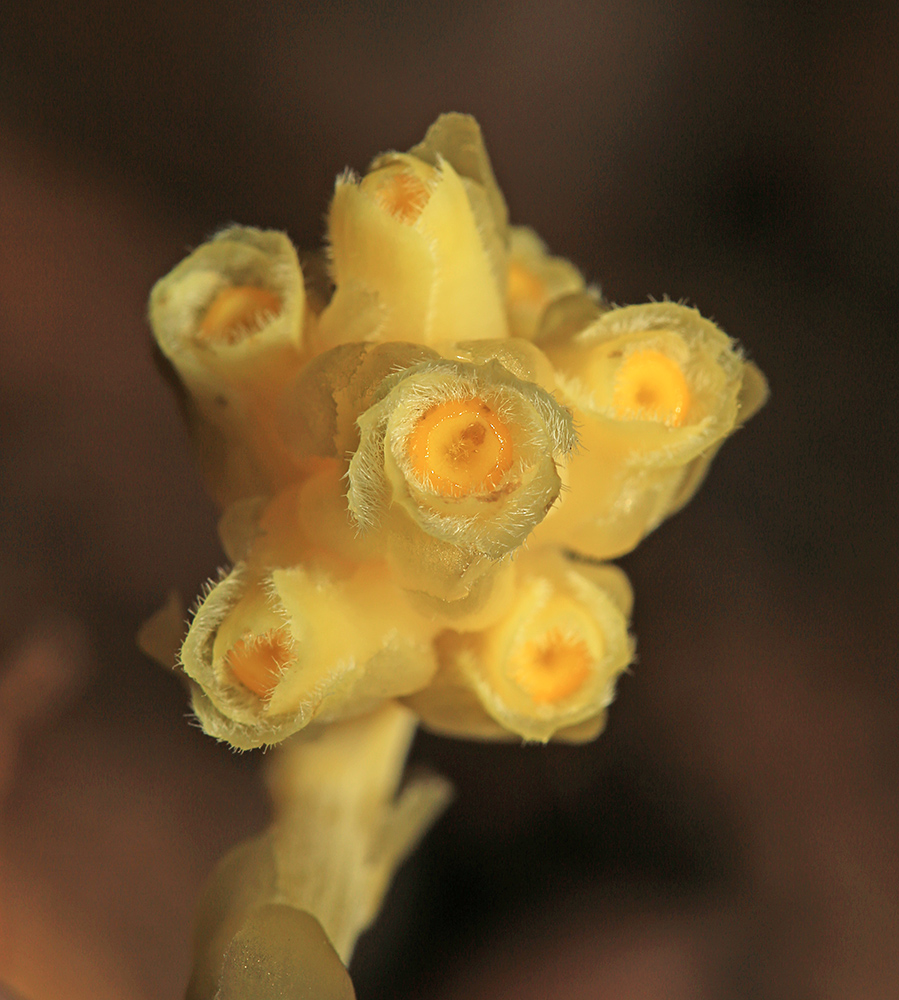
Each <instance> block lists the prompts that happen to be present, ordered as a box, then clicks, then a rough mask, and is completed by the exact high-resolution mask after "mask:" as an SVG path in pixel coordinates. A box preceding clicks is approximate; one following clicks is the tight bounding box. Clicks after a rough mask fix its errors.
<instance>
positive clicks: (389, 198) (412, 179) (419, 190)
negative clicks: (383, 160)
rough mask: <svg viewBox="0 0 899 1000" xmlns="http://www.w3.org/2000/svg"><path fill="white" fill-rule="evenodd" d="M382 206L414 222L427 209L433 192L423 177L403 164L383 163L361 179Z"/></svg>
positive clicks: (410, 222)
mask: <svg viewBox="0 0 899 1000" xmlns="http://www.w3.org/2000/svg"><path fill="white" fill-rule="evenodd" d="M362 187H363V189H367V190H369V191H370V192H371V195H372V197H373V198H374V199H375V201H376V202H377V203H378V205H380V207H381V208H383V209H384V211H385V212H387V214H388V215H392V216H393V217H394V218H395V219H397V220H399V221H400V222H403V223H405V224H406V225H408V226H411V225H412V223H413V222H415V220H416V219H417V218H418V217H419V216H420V215H421V213H422V212H423V211H424V208H425V205H427V203H428V199H429V198H430V197H431V192H430V191H429V190H428V188H427V185H426V184H425V183H424V181H422V180H421V178H419V177H416V176H415V174H413V173H412V172H411V171H410V170H408V169H406V168H404V167H396V166H394V167H384V168H383V169H381V170H376V171H375V172H374V173H373V174H369V175H368V176H367V177H366V178H365V179H364V180H363V181H362Z"/></svg>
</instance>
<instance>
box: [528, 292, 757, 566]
mask: <svg viewBox="0 0 899 1000" xmlns="http://www.w3.org/2000/svg"><path fill="white" fill-rule="evenodd" d="M540 347H541V348H542V349H543V350H544V351H545V353H546V354H547V356H548V357H549V358H550V360H551V361H552V362H553V363H554V365H555V367H556V372H557V379H558V385H559V389H560V394H561V396H562V398H563V399H565V401H566V402H567V403H568V404H569V405H570V406H571V407H572V409H573V411H574V413H575V419H576V421H577V423H578V433H579V439H580V443H581V448H580V450H579V451H578V453H577V454H576V455H574V456H573V457H572V459H571V461H570V462H569V463H568V465H567V467H566V468H565V469H564V470H563V478H564V480H565V485H566V487H567V492H566V494H565V501H564V503H562V504H560V505H559V506H558V507H557V508H556V509H555V510H553V512H552V513H551V515H550V516H549V517H547V518H546V520H545V521H544V523H543V525H541V528H540V530H539V532H538V534H536V535H535V538H537V539H538V540H539V541H541V542H553V543H556V544H561V545H564V546H566V547H568V548H570V549H574V550H575V551H578V552H582V553H584V554H586V555H589V556H592V557H594V558H600V559H605V558H613V557H615V556H619V555H622V554H624V553H626V552H628V551H630V550H631V549H632V548H633V547H634V546H635V545H636V544H637V543H638V542H639V541H640V539H641V538H643V537H644V536H645V535H646V534H648V533H649V532H650V531H652V530H653V528H655V527H657V525H658V524H659V523H660V522H661V521H662V520H663V519H664V518H665V517H667V516H668V515H669V514H671V513H673V511H674V510H676V509H678V508H679V507H680V506H682V505H683V504H684V503H686V502H687V500H688V499H689V498H690V496H692V494H693V492H694V491H695V489H696V488H697V487H698V485H699V483H700V481H701V479H702V476H703V474H704V472H705V470H706V468H707V466H708V463H709V461H710V460H711V457H712V455H713V454H714V452H715V450H716V449H717V448H718V447H719V446H720V445H721V443H722V442H723V440H724V439H725V438H726V437H727V435H728V434H730V433H731V432H732V431H733V430H734V428H735V427H737V426H738V425H739V424H741V423H742V422H744V421H745V420H746V419H748V417H749V416H751V414H752V413H753V412H755V409H756V408H757V407H758V406H759V405H761V402H763V401H764V396H765V388H764V380H763V379H761V376H760V375H759V373H758V372H757V370H756V369H754V368H753V367H752V366H749V365H747V364H746V362H745V361H744V360H743V357H742V354H741V353H740V351H739V350H738V348H737V346H736V344H735V343H734V341H733V340H731V339H730V338H729V337H728V336H727V335H726V334H724V333H722V331H721V330H719V329H718V328H717V327H716V326H715V325H714V324H712V323H710V322H709V321H708V320H705V319H703V318H702V317H701V316H700V315H699V313H698V312H696V310H694V309H689V308H686V307H685V306H680V305H675V304H674V303H670V302H659V303H652V304H650V305H646V306H629V307H626V308H623V309H612V310H609V311H608V312H605V313H602V314H601V315H600V316H599V317H598V318H597V319H596V320H595V321H594V322H592V323H591V324H590V325H588V326H587V327H586V328H585V329H584V330H582V331H580V332H578V333H576V334H574V335H571V333H570V332H569V331H563V332H562V333H560V334H557V335H555V336H549V337H547V338H546V339H543V340H541V341H540ZM744 386H745V389H744Z"/></svg>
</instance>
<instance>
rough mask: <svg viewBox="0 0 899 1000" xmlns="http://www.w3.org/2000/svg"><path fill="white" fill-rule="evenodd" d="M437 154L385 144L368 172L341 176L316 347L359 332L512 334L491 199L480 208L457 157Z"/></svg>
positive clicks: (399, 336)
mask: <svg viewBox="0 0 899 1000" xmlns="http://www.w3.org/2000/svg"><path fill="white" fill-rule="evenodd" d="M485 155H486V154H485ZM433 159H434V163H433V164H431V163H428V162H426V161H425V160H423V159H420V158H419V157H418V156H414V155H412V154H408V153H406V154H403V153H388V154H385V155H383V156H381V157H379V158H378V159H376V160H375V162H374V163H373V164H372V168H371V170H370V171H369V172H368V173H367V174H366V175H365V177H364V178H362V179H361V180H359V179H358V178H356V177H354V176H353V175H351V174H346V175H344V176H343V177H341V178H339V179H338V181H337V186H336V189H335V192H334V198H333V201H332V203H331V209H330V212H329V215H328V235H329V240H330V250H331V276H332V279H333V281H334V284H335V286H336V291H335V293H334V297H333V299H332V300H331V302H330V304H329V305H328V307H327V308H326V309H325V310H324V311H323V313H322V315H321V317H320V322H319V324H318V328H317V333H316V335H315V350H316V351H323V350H327V349H328V348H330V347H333V346H335V345H337V344H341V343H349V342H354V341H389V340H399V341H408V342H415V343H422V344H434V343H438V342H440V341H445V340H457V339H460V338H462V337H465V338H467V339H475V338H477V339H489V338H496V337H505V336H507V333H508V329H507V324H506V316H505V311H504V308H503V286H502V285H501V284H500V283H499V279H498V276H497V274H496V268H497V267H499V266H503V267H504V261H502V262H501V263H498V262H497V261H496V253H497V252H498V251H497V250H496V243H497V240H498V239H499V237H498V236H496V232H495V227H494V228H493V229H491V230H489V231H488V235H492V238H490V239H487V240H486V241H485V238H484V237H482V233H481V231H480V229H479V226H481V227H483V217H484V212H486V209H483V210H482V211H479V212H477V213H476V212H475V210H474V208H473V203H472V200H471V198H470V192H471V191H472V190H476V189H474V188H473V187H472V183H471V182H469V183H468V189H467V188H466V181H465V179H464V178H462V177H460V175H459V174H458V173H457V172H456V170H455V169H454V168H453V165H452V163H451V162H450V160H448V159H446V158H444V157H443V156H442V155H440V154H439V153H435V154H434V157H433ZM484 199H485V200H486V195H485V196H484ZM476 201H477V200H476ZM477 204H480V201H477Z"/></svg>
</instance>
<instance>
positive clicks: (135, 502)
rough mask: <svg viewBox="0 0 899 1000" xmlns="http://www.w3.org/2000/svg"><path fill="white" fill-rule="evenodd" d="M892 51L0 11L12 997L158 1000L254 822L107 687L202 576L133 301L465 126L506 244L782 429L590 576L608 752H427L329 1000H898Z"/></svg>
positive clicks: (542, 24) (331, 17)
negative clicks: (666, 343)
mask: <svg viewBox="0 0 899 1000" xmlns="http://www.w3.org/2000/svg"><path fill="white" fill-rule="evenodd" d="M769 8H770V9H769ZM897 52H899V7H897V6H896V5H895V4H884V5H883V6H882V7H881V6H878V5H877V4H867V5H865V4H862V5H855V6H850V5H841V4H836V3H830V4H819V5H805V4H797V5H786V4H784V5H774V4H772V5H764V4H737V3H724V4H703V3H699V2H697V0H690V2H686V3H681V4H671V3H668V2H664V0H608V2H604V3H602V2H601V3H586V2H582V0H581V2H579V0H557V2H555V3H552V4H550V3H549V2H546V0H530V2H529V0H523V2H512V0H491V2H481V3H478V2H474V0H458V2H456V3H452V4H424V3H417V2H411V0H409V2H403V0H394V2H391V3H386V2H385V3H374V2H368V3H364V2H361V0H360V2H355V3H354V2H349V0H347V2H343V3H330V2H324V0H315V2H308V3H302V2H299V0H297V2H294V3H288V2H285V0H261V2H260V3H257V4H248V3H242V2H238V0H216V2H214V3H213V2H212V0H186V2H177V3H176V2H175V0H154V2H153V3H149V2H147V0H134V2H131V3H125V4H123V3H120V2H115V3H113V2H110V0H81V2H79V3H77V4H73V3H65V2H63V0H30V2H29V3H27V4H25V3H23V2H18V3H17V2H13V3H11V4H10V3H8V4H4V5H3V6H2V9H0V532H2V540H0V796H2V799H3V801H2V806H0V808H2V817H3V820H2V837H0V850H2V858H0V864H2V868H0V877H2V886H0V904H2V911H0V914H2V915H0V921H2V923H0V982H5V983H6V984H8V987H9V988H10V989H11V990H12V991H13V992H14V993H16V994H19V995H21V996H22V997H23V998H25V1000H57V998H59V1000H79V998H82V997H83V998H91V1000H176V998H178V997H179V996H180V995H181V992H182V990H183V987H184V983H185V981H186V977H187V972H188V967H189V937H190V927H191V916H192V912H193V907H194V903H195V899H196V895H197V892H198V891H199V888H200V886H201V884H202V882H203V879H204V878H205V876H206V875H207V873H208V872H209V870H210V868H211V866H212V865H213V863H214V861H215V859H216V858H217V857H218V856H219V855H220V854H221V853H222V852H223V851H224V850H225V849H226V848H227V847H228V846H230V845H231V844H233V843H234V842H236V841H237V840H239V839H241V838H243V837H246V836H248V835H249V834H250V833H252V832H253V831H254V830H257V829H259V828H260V827H261V826H262V825H263V824H264V823H265V821H266V811H265V810H266V803H265V797H264V794H263V791H262V788H261V784H260V781H259V765H260V757H259V755H258V754H247V755H244V756H235V755H232V754H231V753H230V752H229V751H228V750H227V749H225V748H223V747H221V746H218V745H216V744H214V743H213V742H212V741H210V740H208V739H207V738H205V737H204V736H203V735H202V734H201V733H200V732H199V731H198V730H196V729H195V728H193V727H191V725H190V723H189V720H188V717H187V708H186V706H187V701H186V697H185V694H184V692H183V691H182V688H181V686H180V683H179V681H178V680H177V679H176V678H175V677H172V676H168V675H166V674H165V673H164V672H163V671H161V670H160V669H159V668H158V667H155V666H154V665H153V664H152V663H150V662H149V661H147V660H146V659H145V658H144V657H143V656H142V655H141V654H140V653H139V652H138V651H137V650H136V648H135V644H134V634H135V632H136V630H137V627H138V625H139V624H140V623H141V621H142V620H143V619H144V618H146V617H147V615H149V614H150V613H151V612H152V611H153V610H155V609H156V608H157V607H158V606H159V605H160V604H161V603H162V602H163V600H164V599H165V596H166V594H167V592H168V590H169V588H171V587H175V588H177V589H178V590H179V591H180V592H181V593H182V594H183V595H185V596H186V597H192V595H193V594H195V593H196V591H197V590H198V588H199V585H200V584H201V582H202V581H203V580H204V579H205V578H206V577H207V576H209V575H211V574H212V573H213V572H214V571H215V569H216V567H217V566H218V565H219V564H220V563H221V562H222V561H223V556H222V555H221V553H220V551H219V550H218V548H217V543H216V540H215V532H214V525H215V512H214V510H213V507H212V505H211V503H210V502H209V501H208V500H207V499H206V497H205V496H204V494H203V491H202V488H201V485H200V482H199V478H198V474H197V472H196V471H195V469H194V466H193V464H192V461H191V458H190V455H189V453H188V448H187V441H186V437H185V434H184V432H183V430H182V428H181V426H180V423H179V419H178V414H177V412H176V406H175V404H174V400H173V398H172V395H171V394H170V392H169V390H168V387H167V386H166V385H165V384H164V382H163V380H162V379H161V378H160V376H159V375H158V374H157V372H156V371H155V369H154V365H153V360H152V355H151V351H150V340H149V333H148V329H147V327H146V324H145V320H144V310H145V301H146V297H147V293H148V291H149V288H150V286H151V284H152V283H153V282H154V281H155V280H156V279H157V278H158V277H160V276H161V275H162V274H164V273H165V272H166V271H168V270H169V269H170V268H171V267H172V266H173V265H174V264H175V263H176V262H177V261H178V260H179V259H181V257H183V256H184V255H185V253H186V252H187V251H188V249H189V248H191V247H192V246H195V245H196V244H198V243H199V242H201V241H202V240H203V239H204V238H205V237H206V236H207V235H209V234H210V233H211V232H213V231H214V230H215V229H216V227H218V226H220V225H221V224H223V223H226V222H229V221H237V222H242V223H246V224H250V225H260V226H272V227H277V228H281V229H285V230H286V231H287V232H288V233H289V234H290V236H291V237H292V238H293V239H294V241H295V243H297V245H298V246H300V247H315V246H317V245H318V244H319V242H320V240H321V237H322V233H323V215H324V212H325V209H326V206H327V202H328V198H329V194H330V191H331V186H332V184H333V178H334V175H335V174H336V173H337V172H338V171H340V170H341V169H343V167H344V166H346V165H351V166H353V167H355V168H357V169H362V168H364V167H365V165H366V164H367V162H368V160H369V159H370V158H371V157H372V156H373V155H374V154H375V153H377V152H379V151H381V150H382V149H387V148H397V149H405V148H407V147H408V146H410V145H411V144H413V143H414V142H416V141H417V140H418V139H419V138H420V137H421V136H422V135H423V133H424V130H425V128H426V127H427V125H428V124H429V123H430V121H431V120H432V119H433V118H434V117H436V115H437V114H438V113H439V112H441V111H446V110H458V111H467V112H471V113H473V114H474V115H476V116H477V118H478V119H479V120H480V122H481V125H482V127H483V130H484V133H485V136H486V138H487V142H488V146H489V149H490V152H491V154H492V157H493V162H494V167H495V170H496V173H497V176H498V178H499V180H500V183H501V184H502V186H503V188H504V190H505V193H506V196H507V199H508V202H509V205H510V208H511V212H512V216H513V219H514V221H516V222H526V223H529V224H531V225H533V226H534V227H535V228H536V229H537V230H538V231H539V232H540V233H541V234H542V236H543V237H544V238H545V239H546V240H547V242H548V243H549V245H550V246H551V248H552V249H553V250H554V252H556V253H560V254H563V255H565V256H568V257H570V258H572V259H573V260H574V261H575V262H576V263H577V264H578V265H579V266H580V267H581V268H582V269H583V270H584V272H585V273H586V274H587V275H588V277H590V278H591V279H595V280H597V281H599V282H600V283H601V285H602V287H603V289H604V292H605V294H606V296H607V297H608V298H609V299H610V300H612V301H614V302H616V303H619V304H625V303H632V302H642V301H645V300H646V299H647V298H648V297H659V298H660V297H662V296H663V295H668V296H670V297H672V298H674V299H685V300H687V301H688V302H690V303H691V304H694V305H696V306H697V307H698V308H699V309H700V310H701V311H702V312H703V313H704V314H705V315H708V316H711V317H712V318H714V319H715V320H716V321H717V322H718V323H719V324H720V325H721V326H722V327H723V328H724V329H725V330H726V331H727V332H728V333H730V334H731V335H732V336H735V337H737V338H739V339H740V340H741V341H742V342H743V343H744V345H745V346H746V349H747V351H748V353H749V355H750V356H751V357H752V358H753V359H754V360H755V361H756V362H757V363H758V364H759V365H760V367H761V368H762V369H763V370H764V371H765V372H766V373H767V374H768V376H769V378H770V382H771V386H772V399H771V402H770V403H769V405H768V406H767V408H766V409H765V410H764V411H763V412H762V413H761V414H760V415H759V416H758V417H756V418H755V419H754V420H753V421H752V422H751V424H750V425H749V426H748V427H747V429H746V430H744V431H741V432H740V433H739V434H738V435H737V437H736V439H734V440H733V441H731V442H730V443H729V444H728V445H727V446H726V447H725V449H724V450H723V452H722V454H721V455H720V456H719V457H718V459H717V460H716V463H715V466H714V467H713V470H712V474H711V476H710V478H709V480H708V482H707V484H706V486H705V487H704V489H703V491H702V492H701V493H700V495H699V496H698V497H697V499H696V500H695V501H694V502H693V503H692V504H691V506H690V507H689V508H688V509H687V510H686V511H685V512H684V513H683V514H681V515H679V516H677V517H676V518H675V519H673V520H672V521H671V522H670V523H668V524H666V525H665V526H663V527H662V528H661V529H660V530H659V531H658V532H657V533H656V534H655V535H653V536H652V537H651V538H650V539H648V540H647V541H646V542H645V543H644V544H643V545H642V546H641V548H640V549H639V550H638V551H637V552H636V553H635V554H633V555H632V556H630V557H628V558H627V559H625V560H624V561H623V564H624V566H625V568H626V569H627V571H628V572H629V573H630V575H631V577H632V580H633V582H634V585H635V588H636V592H637V606H636V620H635V628H636V631H637V635H638V643H639V645H638V649H639V660H638V663H637V665H636V667H635V668H634V670H633V672H632V674H631V675H630V676H628V677H626V678H625V679H624V680H623V681H622V682H621V684H620V688H619V698H618V701H617V703H616V704H615V706H614V707H613V709H612V712H611V715H610V722H609V727H608V730H607V732H606V733H605V734H604V735H603V736H602V737H601V738H600V739H599V741H598V742H597V743H596V744H594V745H591V746H589V747H586V748H562V747H549V748H526V749H521V748H517V747H492V746H481V745H465V744H462V743H458V742H453V741H448V740H440V739H436V738H432V737H421V738H420V740H419V741H418V743H417V744H416V747H415V750H414V758H415V760H416V761H417V762H420V763H422V764H425V765H427V766H429V767H431V768H435V769H437V770H439V771H441V772H443V773H445V774H447V775H448V776H450V777H451V778H452V779H453V781H454V782H455V783H456V786H457V789H458V798H457V801H456V803H455V804H454V806H453V807H452V809H451V810H450V812H449V813H448V814H447V815H446V817H445V818H444V819H443V820H442V821H441V822H440V824H439V825H438V826H437V828H436V829H435V830H434V831H433V832H432V834H430V835H429V837H428V839H427V841H426V843H425V845H424V846H423V848H422V849H421V850H420V851H419V853H418V854H417V855H416V856H415V858H414V859H413V860H412V861H411V862H410V863H409V864H408V865H407V867H406V868H405V869H404V870H403V872H402V873H401V876H400V878H399V880H398V882H397V884H396V887H395V889H394V891H393V892H392V894H391V897H390V900H389V902H388V906H387V910H386V912H385V913H384V915H383V917H382V919H381V920H380V921H379V923H378V925H377V927H376V928H375V929H374V930H373V931H372V932H371V933H370V934H369V935H368V936H367V937H366V938H364V939H363V940H362V942H361V943H360V945H359V948H358V951H357V956H356V958H355V960H354V964H353V967H352V971H353V975H354V979H355V982H356V987H357V991H358V995H359V998H360V1000H374V998H384V997H390V998H394V997H396V998H402V1000H461V998H467V1000H470V998H497V997H513V996H514V997H517V998H523V1000H536V998H544V997H554V998H558V1000H581V998H591V1000H593V998H607V997H608V998H612V997H614V998H631V997H632V998H640V1000H655V998H665V1000H679V998H700V1000H706V998H708V1000H718V998H729V997H740V998H742V997H745V998H760V1000H769V998H770V1000H774V998H781V997H783V998H790V1000H806V998H808V1000H812V998H815V1000H817V998H821V1000H830V998H833V1000H845V998H859V1000H861V998H863V1000H876V998H884V1000H887V998H895V997H896V996H897V995H899V949H897V948H896V944H895V942H896V939H897V931H899V870H897V868H899V862H897V858H899V736H897V732H899V728H897V723H899V676H897V670H896V639H897V631H899V630H897V627H896V624H895V622H896V618H897V615H899V600H897V595H899V590H897V584H899V572H897V534H899V528H897V523H899V519H897V516H896V514H897V511H896V506H897V501H896V497H897V493H899V470H897V457H896V454H897V446H896V433H897V413H899V365H897V338H896V327H897V322H899V319H897V317H899V268H897V262H899V209H897V206H899V197H897V194H896V179H897V177H899V57H897ZM2 992H3V990H2V988H0V993H2Z"/></svg>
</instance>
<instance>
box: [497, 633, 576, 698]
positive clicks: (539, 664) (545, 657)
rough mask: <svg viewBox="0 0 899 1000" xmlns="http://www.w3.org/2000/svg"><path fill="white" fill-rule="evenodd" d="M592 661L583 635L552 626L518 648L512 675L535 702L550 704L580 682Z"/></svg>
mask: <svg viewBox="0 0 899 1000" xmlns="http://www.w3.org/2000/svg"><path fill="white" fill-rule="evenodd" d="M591 663H592V658H591V656H590V651H589V649H588V648H587V644H586V643H585V642H584V641H583V640H582V639H578V638H576V637H574V636H570V635H566V634H565V633H563V632H562V630H561V629H558V628H553V629H550V630H549V631H548V632H547V633H546V634H545V635H543V636H541V637H540V638H538V639H532V640H530V641H529V642H526V643H524V644H523V645H522V646H521V647H520V648H519V649H518V650H517V652H516V654H515V656H514V657H513V660H512V665H511V666H512V669H511V678H512V680H513V681H514V682H515V683H516V684H517V685H518V686H519V687H520V688H521V689H522V690H523V691H525V692H526V693H527V694H528V695H530V697H531V698H532V699H533V700H534V701H535V702H538V703H540V704H548V705H552V704H555V703H556V702H559V701H562V700H563V699H564V698H567V697H569V695H572V694H574V693H575V692H576V691H578V690H579V689H580V688H581V687H582V686H583V684H584V682H585V681H586V680H587V677H588V676H589V674H590V666H591Z"/></svg>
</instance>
